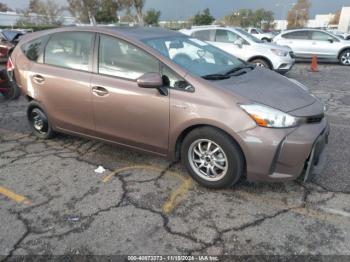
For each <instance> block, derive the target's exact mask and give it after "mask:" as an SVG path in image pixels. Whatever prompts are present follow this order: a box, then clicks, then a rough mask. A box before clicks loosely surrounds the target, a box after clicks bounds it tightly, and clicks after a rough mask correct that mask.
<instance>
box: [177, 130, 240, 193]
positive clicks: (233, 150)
mask: <svg viewBox="0 0 350 262" xmlns="http://www.w3.org/2000/svg"><path fill="white" fill-rule="evenodd" d="M209 142H210V143H211V145H210V146H209V150H208V145H209ZM200 149H201V150H202V152H203V154H201V156H200V154H198V153H200ZM196 152H197V153H196ZM209 152H212V154H209ZM204 155H205V156H204ZM181 160H182V163H183V165H184V166H185V167H186V168H187V170H188V172H189V174H190V175H191V177H192V178H193V179H194V180H196V181H197V182H198V183H199V184H201V185H203V186H205V187H208V188H212V189H222V188H229V187H232V186H233V185H234V184H236V183H237V182H238V181H239V180H240V179H241V178H242V177H243V175H244V172H245V159H244V156H243V153H242V151H241V149H240V147H239V146H238V144H237V143H236V142H235V141H234V140H233V139H232V138H231V137H230V136H229V135H227V134H226V133H224V132H223V131H221V130H219V129H216V128H212V127H200V128H197V129H194V130H193V131H191V132H190V133H189V134H188V135H187V136H186V137H185V138H184V140H183V143H182V146H181ZM218 166H220V168H218ZM212 170H214V171H212ZM207 172H209V175H208V174H207Z"/></svg>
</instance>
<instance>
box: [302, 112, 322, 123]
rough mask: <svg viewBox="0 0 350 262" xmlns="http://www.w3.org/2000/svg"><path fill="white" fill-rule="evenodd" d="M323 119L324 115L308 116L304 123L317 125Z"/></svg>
mask: <svg viewBox="0 0 350 262" xmlns="http://www.w3.org/2000/svg"><path fill="white" fill-rule="evenodd" d="M323 118H324V114H322V115H318V116H310V117H307V118H306V123H308V124H317V123H320V122H321V121H322V119H323Z"/></svg>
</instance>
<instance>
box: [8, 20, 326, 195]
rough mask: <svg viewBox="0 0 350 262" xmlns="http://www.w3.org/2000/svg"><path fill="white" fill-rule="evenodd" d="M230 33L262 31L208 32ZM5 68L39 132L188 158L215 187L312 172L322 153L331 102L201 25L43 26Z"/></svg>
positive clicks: (205, 181)
mask: <svg viewBox="0 0 350 262" xmlns="http://www.w3.org/2000/svg"><path fill="white" fill-rule="evenodd" d="M230 33H232V34H233V33H235V35H237V36H240V37H241V39H242V40H244V41H247V43H255V42H256V40H254V38H253V40H252V39H250V38H249V36H247V35H246V34H245V33H243V32H240V31H238V30H237V31H225V32H221V31H215V32H214V33H213V32H211V31H210V32H209V35H211V34H215V39H217V38H219V39H230V37H232V36H228V35H229V34H230ZM242 40H241V41H242ZM261 44H262V43H261ZM242 46H243V44H242ZM252 46H253V44H252ZM263 46H265V47H264V48H266V52H267V50H268V49H269V52H271V56H272V55H273V54H275V53H276V56H279V55H278V53H281V54H280V56H281V57H283V56H284V53H287V54H286V56H287V57H288V56H289V53H290V50H289V49H286V48H282V47H281V48H280V49H278V47H276V45H267V44H264V45H263ZM238 48H239V47H238ZM242 48H243V47H242ZM270 49H278V51H276V52H275V51H272V50H270ZM269 56H270V55H269ZM7 69H8V72H9V76H10V78H11V80H12V81H13V82H15V83H16V84H17V85H18V86H19V87H20V88H21V90H22V93H23V94H24V96H25V97H26V98H27V99H28V101H29V104H28V108H27V117H28V120H29V124H30V126H31V128H32V130H33V132H34V133H35V134H36V135H37V136H38V137H40V138H42V139H48V138H50V137H52V136H53V135H54V134H55V132H63V133H68V134H72V135H80V136H85V137H89V138H94V139H99V140H102V141H104V142H111V143H115V144H119V145H124V146H128V147H130V148H133V149H139V150H143V151H146V152H151V153H154V154H157V155H160V156H164V157H167V158H169V159H173V160H178V159H181V160H182V162H183V164H184V166H185V167H186V168H187V169H188V172H189V173H190V175H191V176H192V177H193V178H194V179H195V180H196V181H198V182H199V183H201V184H202V185H205V186H207V187H210V188H223V187H230V186H232V185H233V184H235V183H237V182H238V181H239V180H240V179H242V178H243V177H246V178H248V179H249V180H263V181H285V180H293V179H296V178H297V177H299V176H300V175H301V174H303V173H304V174H305V180H307V179H308V178H310V176H311V175H313V174H318V173H319V172H320V171H321V170H322V169H321V168H322V165H323V163H324V161H325V159H324V157H323V156H324V154H323V152H324V150H323V149H324V148H325V145H326V144H327V141H328V135H329V125H328V122H327V119H326V118H325V115H324V105H323V104H322V103H321V102H320V101H319V100H318V99H316V98H315V97H314V96H312V95H311V94H309V92H308V89H307V88H306V87H305V86H304V85H302V84H300V83H298V82H297V81H295V80H291V79H288V78H286V77H284V76H281V75H279V74H276V73H274V72H271V71H270V70H267V69H264V68H260V67H258V66H254V65H252V64H250V63H246V62H244V61H242V60H241V59H238V58H236V57H235V56H232V55H230V54H229V53H227V52H224V51H222V50H221V49H219V48H217V47H215V46H214V45H210V44H208V43H207V42H204V41H201V40H200V39H197V38H194V37H193V36H186V35H184V34H181V33H178V32H172V31H168V30H164V29H160V28H142V27H136V28H103V27H80V28H76V27H75V28H60V29H55V30H49V31H42V32H36V33H33V34H30V35H27V36H25V37H24V38H23V39H22V40H21V42H20V43H19V45H17V47H16V48H15V50H14V51H13V53H12V55H11V58H10V59H9V62H8V66H7Z"/></svg>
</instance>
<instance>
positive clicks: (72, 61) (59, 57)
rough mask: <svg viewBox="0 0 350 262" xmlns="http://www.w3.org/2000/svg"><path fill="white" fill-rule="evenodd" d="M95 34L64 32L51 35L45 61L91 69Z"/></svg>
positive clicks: (49, 63) (76, 68)
mask: <svg viewBox="0 0 350 262" xmlns="http://www.w3.org/2000/svg"><path fill="white" fill-rule="evenodd" d="M93 40H94V34H93V33H89V32H64V33H57V34H54V35H52V36H51V37H50V40H49V41H48V43H47V45H46V48H45V55H44V63H45V64H48V65H54V66H59V67H64V68H70V69H75V70H82V71H89V65H90V63H91V61H92V60H91V59H92V46H93Z"/></svg>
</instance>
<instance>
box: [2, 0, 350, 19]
mask: <svg viewBox="0 0 350 262" xmlns="http://www.w3.org/2000/svg"><path fill="white" fill-rule="evenodd" d="M56 1H57V3H59V4H61V5H66V0H56ZM296 1H297V0H146V6H145V9H146V10H147V9H149V8H155V9H158V10H160V11H161V12H162V16H161V20H172V19H173V20H182V19H187V18H188V17H190V16H193V15H194V14H195V13H197V12H198V11H199V10H203V9H205V8H209V9H210V11H211V13H212V14H213V16H214V17H216V18H221V17H223V16H224V15H226V14H228V13H230V12H231V11H233V10H235V9H239V8H251V9H258V8H265V9H269V10H272V11H273V12H274V14H275V18H276V19H282V18H285V17H286V16H287V12H288V10H289V9H290V8H291V6H292V4H293V3H295V2H296ZM0 2H2V3H6V4H7V5H8V6H9V7H11V8H14V9H16V8H25V7H26V6H27V5H28V3H29V0H0ZM311 2H312V7H311V12H310V13H311V16H314V15H315V14H328V13H334V12H335V11H336V10H338V9H340V8H341V7H342V6H350V0H311Z"/></svg>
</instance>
